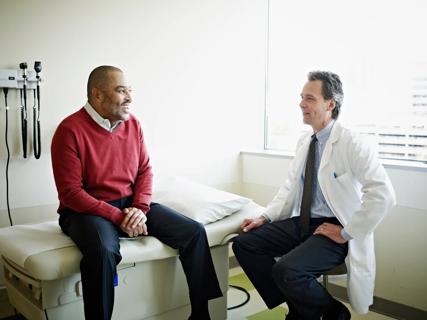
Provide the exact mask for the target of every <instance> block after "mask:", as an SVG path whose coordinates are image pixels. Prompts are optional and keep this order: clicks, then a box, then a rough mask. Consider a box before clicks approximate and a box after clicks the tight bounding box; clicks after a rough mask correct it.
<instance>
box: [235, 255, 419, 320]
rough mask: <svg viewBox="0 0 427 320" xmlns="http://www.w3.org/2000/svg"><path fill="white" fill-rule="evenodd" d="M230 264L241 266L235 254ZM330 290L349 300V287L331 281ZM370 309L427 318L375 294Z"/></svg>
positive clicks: (407, 319) (411, 319) (405, 319)
mask: <svg viewBox="0 0 427 320" xmlns="http://www.w3.org/2000/svg"><path fill="white" fill-rule="evenodd" d="M229 265H230V268H235V267H239V266H240V265H239V262H238V261H237V259H236V257H234V256H231V257H230V258H229ZM328 291H329V293H330V294H331V295H333V296H334V297H335V298H337V299H339V300H342V301H344V302H349V300H348V296H347V288H345V287H342V286H339V285H336V284H333V283H330V282H329V283H328ZM369 310H370V311H373V312H376V313H380V314H383V315H385V316H388V317H392V318H395V319H399V320H419V319H427V311H425V310H421V309H417V308H414V307H411V306H408V305H405V304H401V303H398V302H395V301H391V300H387V299H384V298H380V297H375V296H374V303H373V304H372V305H371V306H370V308H369Z"/></svg>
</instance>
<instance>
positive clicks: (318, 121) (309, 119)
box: [299, 80, 335, 132]
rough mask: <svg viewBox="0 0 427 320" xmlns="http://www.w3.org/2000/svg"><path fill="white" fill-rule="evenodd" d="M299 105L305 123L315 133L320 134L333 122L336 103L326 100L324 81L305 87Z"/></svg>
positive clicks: (316, 81)
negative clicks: (323, 92) (323, 89)
mask: <svg viewBox="0 0 427 320" xmlns="http://www.w3.org/2000/svg"><path fill="white" fill-rule="evenodd" d="M299 105H300V108H301V111H302V116H303V121H304V123H305V124H308V125H310V126H311V127H312V128H313V130H314V132H319V131H320V130H322V129H323V128H324V127H326V126H327V124H328V123H329V122H330V121H331V119H332V110H333V108H334V107H335V101H334V100H332V99H331V100H325V99H324V98H323V94H322V81H321V80H314V81H308V82H307V83H306V84H305V85H304V88H303V89H302V93H301V102H300V104H299Z"/></svg>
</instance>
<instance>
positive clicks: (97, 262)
mask: <svg viewBox="0 0 427 320" xmlns="http://www.w3.org/2000/svg"><path fill="white" fill-rule="evenodd" d="M110 203H111V204H112V205H114V206H116V207H118V208H120V209H122V208H126V207H129V206H130V203H131V201H130V199H123V200H118V201H113V202H110ZM147 218H148V219H147V223H146V224H147V228H148V234H149V235H150V236H153V237H156V238H157V239H159V240H160V241H161V242H163V243H165V244H167V245H168V246H170V247H172V248H174V249H178V251H179V258H180V260H181V263H182V266H183V269H184V273H185V275H186V278H187V283H188V287H189V292H190V301H191V307H192V318H195V319H197V318H200V319H205V318H208V317H209V315H207V314H206V313H207V302H208V300H209V299H214V298H217V297H221V296H222V293H221V289H220V287H219V283H218V279H217V277H216V273H215V269H214V266H213V262H212V257H211V254H210V250H209V245H208V241H207V237H206V231H205V228H204V226H203V225H202V224H200V223H198V222H196V221H194V220H192V219H189V218H187V217H185V216H183V215H181V214H180V213H178V212H177V211H175V210H172V209H170V208H168V207H165V206H163V205H160V204H157V203H152V204H151V206H150V211H149V212H148V214H147ZM59 224H60V226H61V228H62V230H63V231H64V233H65V234H67V235H68V236H70V237H71V239H72V240H73V241H74V242H75V243H76V245H77V247H78V248H79V249H80V251H81V252H82V255H83V258H82V260H81V262H80V271H81V278H82V286H83V301H84V311H85V318H86V319H90V320H92V319H94V320H98V319H111V315H112V312H113V305H114V275H115V274H116V266H117V265H118V264H119V262H120V261H121V258H122V257H121V255H120V243H119V236H120V237H122V236H125V233H124V232H123V231H121V230H120V228H118V227H117V226H116V225H114V224H113V223H112V222H110V221H109V220H106V219H104V218H102V217H99V216H95V215H88V214H80V213H75V212H73V211H71V210H65V211H64V212H62V213H61V215H60V218H59ZM165 290H167V288H165ZM141 303H144V301H141ZM199 315H200V316H199Z"/></svg>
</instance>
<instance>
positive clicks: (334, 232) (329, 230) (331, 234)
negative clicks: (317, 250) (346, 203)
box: [313, 222, 347, 244]
mask: <svg viewBox="0 0 427 320" xmlns="http://www.w3.org/2000/svg"><path fill="white" fill-rule="evenodd" d="M342 229H343V227H341V226H339V225H336V224H332V223H327V222H325V223H322V224H321V225H320V226H318V227H317V229H316V230H314V232H313V234H321V235H323V236H325V237H328V238H329V239H331V240H332V241H335V242H336V243H340V244H343V243H346V242H347V240H346V239H344V238H343V237H342V235H341V230H342Z"/></svg>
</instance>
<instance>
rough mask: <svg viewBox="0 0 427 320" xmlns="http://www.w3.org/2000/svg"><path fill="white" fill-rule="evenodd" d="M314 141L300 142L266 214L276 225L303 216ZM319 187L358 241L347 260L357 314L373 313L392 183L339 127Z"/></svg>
mask: <svg viewBox="0 0 427 320" xmlns="http://www.w3.org/2000/svg"><path fill="white" fill-rule="evenodd" d="M310 135H311V134H307V135H306V136H304V137H303V138H301V139H300V141H299V143H298V147H297V152H296V155H295V158H294V160H293V161H292V163H291V165H290V167H289V172H288V177H287V179H286V182H285V184H284V185H283V186H282V187H281V188H280V190H279V192H278V193H277V195H276V196H275V197H274V199H273V200H272V201H271V202H270V204H269V205H268V206H267V208H266V211H265V213H264V215H265V216H267V217H268V218H269V219H270V220H271V221H277V220H282V219H286V218H289V217H293V216H298V215H299V211H300V208H299V206H300V202H301V201H300V200H301V196H302V188H301V184H300V183H299V182H300V178H301V174H302V170H303V169H304V165H305V160H306V157H307V154H308V147H309V144H310ZM318 181H319V186H320V188H321V190H322V192H323V195H324V197H325V200H326V202H327V203H328V205H329V207H330V208H331V210H332V212H333V213H334V214H335V216H336V217H337V218H338V220H339V221H340V222H341V224H342V225H343V226H344V229H345V231H346V232H347V233H348V234H350V235H351V236H352V238H353V239H352V240H350V241H349V251H348V255H347V258H346V260H345V262H346V266H347V293H348V296H349V299H350V303H351V306H352V308H353V309H354V310H355V311H356V312H358V313H367V312H368V310H369V306H370V305H371V304H372V302H373V293H374V285H375V252H374V235H373V231H374V230H375V228H376V227H377V226H378V224H379V223H380V222H381V220H382V219H383V218H384V216H385V215H386V214H387V212H388V211H389V209H390V208H391V207H392V206H394V205H395V202H396V200H395V194H394V190H393V187H392V185H391V182H390V179H389V178H388V176H387V173H386V172H385V170H384V168H383V166H382V165H381V163H380V162H379V160H378V158H377V156H376V152H375V148H373V147H372V145H371V144H369V143H366V142H364V141H363V139H361V137H360V136H358V135H357V134H355V133H353V132H351V131H350V130H348V129H346V128H343V127H342V126H341V125H340V124H339V123H338V122H336V123H335V124H334V126H333V128H332V131H331V135H330V137H329V139H328V141H327V142H326V145H325V149H324V151H323V155H322V160H321V162H320V166H319V172H318Z"/></svg>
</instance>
